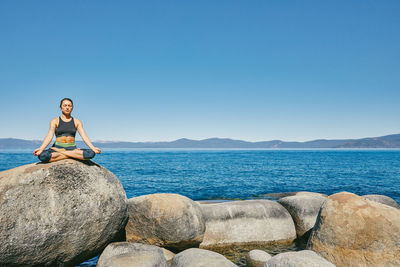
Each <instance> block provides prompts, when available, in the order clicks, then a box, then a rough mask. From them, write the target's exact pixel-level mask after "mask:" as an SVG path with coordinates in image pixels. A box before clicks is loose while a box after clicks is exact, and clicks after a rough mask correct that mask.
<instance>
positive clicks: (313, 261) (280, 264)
mask: <svg viewBox="0 0 400 267" xmlns="http://www.w3.org/2000/svg"><path fill="white" fill-rule="evenodd" d="M264 266H265V267H335V265H334V264H332V263H330V262H329V261H327V260H326V259H324V258H323V257H321V256H319V255H318V254H317V253H315V252H314V251H311V250H301V251H298V252H285V253H281V254H278V255H276V256H273V257H272V258H271V259H270V260H268V261H267V263H266V264H265V265H264Z"/></svg>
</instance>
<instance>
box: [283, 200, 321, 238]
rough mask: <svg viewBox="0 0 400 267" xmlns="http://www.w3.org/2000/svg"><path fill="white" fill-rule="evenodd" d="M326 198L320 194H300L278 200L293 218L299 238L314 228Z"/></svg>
mask: <svg viewBox="0 0 400 267" xmlns="http://www.w3.org/2000/svg"><path fill="white" fill-rule="evenodd" d="M325 200H326V197H324V196H322V195H318V194H299V195H295V196H290V197H284V198H281V199H279V200H278V203H280V204H281V205H282V206H284V207H285V208H286V209H287V210H288V211H289V213H290V215H291V216H292V218H293V221H294V224H295V226H296V233H297V236H298V237H301V236H303V235H304V234H305V233H306V232H307V231H309V230H310V229H312V228H313V227H314V224H315V221H316V220H317V216H318V212H319V210H320V208H321V206H322V204H323V203H324V201H325Z"/></svg>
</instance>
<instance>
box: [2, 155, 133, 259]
mask: <svg viewBox="0 0 400 267" xmlns="http://www.w3.org/2000/svg"><path fill="white" fill-rule="evenodd" d="M126 201H127V199H126V195H125V191H124V189H123V187H122V185H121V183H120V182H119V180H118V179H117V177H115V175H114V174H112V173H111V172H110V171H108V170H107V169H105V168H104V167H102V166H100V165H98V164H96V163H94V162H92V161H84V162H81V161H77V160H72V159H66V160H61V161H57V162H54V163H34V164H30V165H24V166H21V167H18V168H15V169H11V170H7V171H3V172H0V244H1V245H0V266H4V265H5V266H26V265H29V266H32V265H40V266H73V265H75V264H78V263H80V262H82V261H85V260H87V259H90V258H92V257H94V256H96V255H98V254H99V253H100V252H101V251H102V250H103V249H104V248H105V247H106V246H107V244H108V243H110V242H112V241H113V240H116V239H118V238H119V236H120V235H121V231H122V233H123V230H124V227H125V224H126V222H127V219H128V211H127V204H126Z"/></svg>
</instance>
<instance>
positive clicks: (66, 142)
mask: <svg viewBox="0 0 400 267" xmlns="http://www.w3.org/2000/svg"><path fill="white" fill-rule="evenodd" d="M60 108H61V111H62V115H61V116H60V117H58V118H55V119H52V120H51V121H50V129H49V132H48V133H47V135H46V137H45V138H44V141H43V143H42V145H41V146H40V147H39V148H38V149H36V150H35V151H34V152H33V155H35V156H38V157H39V159H40V160H41V161H42V162H53V161H57V160H61V159H66V158H76V159H80V160H86V159H92V158H93V157H94V156H95V154H100V153H101V150H100V149H99V148H97V147H95V146H94V145H93V144H92V142H90V139H89V137H87V135H86V133H85V130H83V126H82V122H81V121H80V120H78V119H76V118H73V117H71V112H72V109H73V103H72V100H71V99H69V98H64V99H62V100H61V102H60ZM76 131H78V133H79V134H80V136H81V137H82V140H83V141H84V142H85V144H86V145H87V146H88V147H89V148H90V149H79V148H76V145H75V134H76ZM54 134H56V141H55V143H54V144H53V146H52V147H51V148H49V149H46V150H44V149H45V148H46V147H47V146H48V145H49V143H50V142H51V140H52V139H53V136H54Z"/></svg>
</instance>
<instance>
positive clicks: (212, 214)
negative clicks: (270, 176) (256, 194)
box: [200, 200, 296, 249]
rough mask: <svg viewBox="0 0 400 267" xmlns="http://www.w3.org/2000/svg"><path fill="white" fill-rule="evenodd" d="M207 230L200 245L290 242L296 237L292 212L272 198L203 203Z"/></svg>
mask: <svg viewBox="0 0 400 267" xmlns="http://www.w3.org/2000/svg"><path fill="white" fill-rule="evenodd" d="M201 208H202V211H203V214H204V218H205V220H206V232H205V234H204V238H203V242H202V243H201V244H200V248H209V249H211V248H213V247H222V246H231V245H251V244H272V243H281V244H287V243H291V242H293V240H294V239H295V238H296V230H295V227H294V223H293V219H292V217H291V216H290V214H289V212H288V211H287V210H286V209H285V208H284V207H283V206H282V205H280V204H279V203H276V202H274V201H270V200H245V201H232V202H225V203H218V204H202V205H201Z"/></svg>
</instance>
